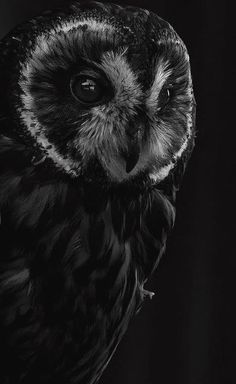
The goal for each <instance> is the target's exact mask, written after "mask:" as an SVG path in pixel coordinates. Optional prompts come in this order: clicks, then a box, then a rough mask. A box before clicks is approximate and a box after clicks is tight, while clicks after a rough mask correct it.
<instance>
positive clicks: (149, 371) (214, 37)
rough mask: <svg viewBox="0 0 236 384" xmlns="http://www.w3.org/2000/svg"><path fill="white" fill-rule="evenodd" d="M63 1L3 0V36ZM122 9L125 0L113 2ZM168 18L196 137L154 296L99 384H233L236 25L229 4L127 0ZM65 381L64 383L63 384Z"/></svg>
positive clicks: (155, 280) (152, 285)
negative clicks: (188, 77)
mask: <svg viewBox="0 0 236 384" xmlns="http://www.w3.org/2000/svg"><path fill="white" fill-rule="evenodd" d="M65 2H66V1H65V0H64V1H63V0H37V1H32V0H0V37H2V36H3V35H4V34H5V33H6V32H7V31H9V30H10V29H11V28H12V27H14V26H15V25H16V24H18V23H19V22H21V21H23V20H24V19H26V18H28V17H31V16H33V15H35V14H37V13H40V12H41V11H42V10H45V9H48V8H53V7H57V6H59V5H61V4H64V3H65ZM117 2H118V3H121V4H122V1H117ZM126 3H128V4H132V5H137V6H141V7H143V8H148V9H151V10H153V11H154V12H156V13H157V14H159V15H160V16H162V17H163V18H165V19H166V20H168V21H169V22H170V23H171V24H172V25H173V26H174V28H175V29H176V30H177V32H178V33H179V35H180V36H181V37H182V38H183V40H184V41H185V43H186V45H187V47H188V49H189V53H190V58H191V63H192V74H193V82H194V89H195V96H196V100H197V107H198V108H197V128H198V134H197V141H196V147H195V151H194V154H193V156H192V158H191V160H190V163H189V166H188V169H187V172H186V174H185V177H184V182H183V185H182V188H181V190H180V192H179V194H178V200H177V220H176V225H175V229H174V231H173V232H172V234H171V236H170V238H169V242H168V247H167V252H166V255H165V256H164V257H163V259H162V261H161V263H160V265H159V268H158V270H157V272H156V273H155V275H154V276H153V278H152V279H151V281H150V282H149V284H148V288H149V289H150V290H153V291H155V292H156V295H155V296H154V298H153V300H152V302H148V303H146V304H145V306H144V308H143V309H142V311H141V312H140V313H139V315H138V316H137V317H136V318H135V320H134V321H133V323H132V324H131V326H130V328H129V331H128V333H127V334H126V336H125V338H124V339H123V341H122V343H121V344H120V346H119V347H118V350H117V352H116V354H115V355H114V357H113V359H112V361H111V362H110V364H109V366H108V368H107V370H106V371H105V373H104V375H103V377H102V379H101V382H100V384H121V383H122V384H155V383H161V384H172V383H173V384H218V383H220V384H228V383H230V384H231V383H232V384H235V383H236V368H235V367H236V361H235V357H236V353H235V348H236V337H235V335H236V332H235V327H236V316H235V314H234V307H235V283H234V280H235V278H236V258H235V257H236V252H235V238H236V231H235V230H234V229H235V224H234V217H235V216H234V213H233V210H234V206H235V197H236V196H235V195H236V188H235V169H236V167H235V165H236V161H235V140H234V135H233V133H234V129H235V127H234V125H235V124H234V118H233V113H232V116H230V115H231V111H232V112H234V109H235V108H236V106H235V105H234V104H235V88H234V87H233V84H232V81H233V69H234V68H235V67H236V66H235V63H233V59H234V50H235V46H236V44H235V39H236V34H235V29H234V28H235V27H236V25H235V26H234V24H236V23H234V21H233V23H230V22H229V20H228V17H229V12H228V9H227V4H226V3H225V2H222V1H221V2H217V1H210V0H205V1H203V0H200V1H197V2H196V1H194V0H188V1H187V0H186V1H184V0H180V1H169V0H162V1H158V2H154V1H152V0H136V1H131V0H129V1H126ZM65 384H66V383H65Z"/></svg>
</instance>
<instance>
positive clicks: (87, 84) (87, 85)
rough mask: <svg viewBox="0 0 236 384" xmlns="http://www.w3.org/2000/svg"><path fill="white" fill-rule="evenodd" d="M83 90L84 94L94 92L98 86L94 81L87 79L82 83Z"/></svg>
mask: <svg viewBox="0 0 236 384" xmlns="http://www.w3.org/2000/svg"><path fill="white" fill-rule="evenodd" d="M81 89H82V90H83V91H84V92H94V91H95V90H96V84H95V83H94V81H93V80H91V79H87V80H85V81H83V82H82V83H81Z"/></svg>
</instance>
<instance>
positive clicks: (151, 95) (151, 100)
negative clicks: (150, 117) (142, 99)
mask: <svg viewBox="0 0 236 384" xmlns="http://www.w3.org/2000/svg"><path fill="white" fill-rule="evenodd" d="M168 66H169V63H168V62H163V60H161V61H160V62H159V63H158V65H157V68H156V74H155V79H154V81H153V83H152V86H151V88H150V90H149V91H148V95H147V100H146V106H147V109H148V111H149V112H152V113H153V112H154V113H155V112H156V110H157V103H158V96H159V93H160V91H161V89H162V87H163V85H164V84H165V82H166V80H167V79H168V77H169V76H170V75H171V73H172V70H171V69H168Z"/></svg>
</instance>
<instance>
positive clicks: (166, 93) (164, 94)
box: [157, 87, 172, 111]
mask: <svg viewBox="0 0 236 384" xmlns="http://www.w3.org/2000/svg"><path fill="white" fill-rule="evenodd" d="M171 92H172V88H171V87H169V88H165V87H163V88H162V89H161V92H160V93H159V96H158V108H157V110H158V111H160V110H162V109H163V108H164V107H165V106H166V105H167V104H168V103H169V101H170V98H171Z"/></svg>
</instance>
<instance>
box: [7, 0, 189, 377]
mask: <svg viewBox="0 0 236 384" xmlns="http://www.w3.org/2000/svg"><path fill="white" fill-rule="evenodd" d="M0 84H1V88H0V97H1V103H0V212H1V224H0V247H1V256H0V308H1V311H0V325H1V331H0V351H1V355H2V356H3V357H2V358H1V363H0V382H1V384H18V383H21V384H32V383H34V384H53V383H57V384H73V383H77V384H93V383H96V382H97V380H98V379H99V377H100V376H101V374H102V371H103V370H104V368H105V366H106V365H107V363H108V361H109V359H110V358H111V356H112V354H113V352H114V351H115V348H116V346H117V345H118V343H119V341H120V340H121V338H122V336H123V334H124V332H125V331H126V329H127V326H128V324H129V322H130V320H131V318H132V317H133V316H134V314H135V313H136V312H137V311H138V310H139V308H140V306H141V304H142V302H143V300H144V298H145V297H146V296H151V293H149V292H147V291H146V290H145V289H144V284H145V282H146V281H147V279H148V277H149V276H150V275H151V273H152V272H153V271H154V269H155V268H156V266H157V263H158V261H159V259H160V257H161V255H162V254H163V252H164V249H165V243H166V238H167V235H168V232H169V231H170V229H171V228H172V226H173V223H174V216H175V209H174V202H175V193H176V190H178V188H179V185H180V182H181V179H182V176H183V173H184V170H185V166H186V164H187V161H188V158H189V156H190V154H191V151H192V148H193V144H194V112H195V102H194V96H193V91H192V82H191V74H190V66H189V57H188V54H187V50H186V47H185V46H184V43H183V42H182V40H181V39H180V38H179V37H178V35H177V34H176V32H175V31H174V30H173V28H172V27H171V26H170V25H169V24H168V23H167V22H166V21H164V20H163V19H161V18H160V17H158V16H157V15H155V14H153V13H152V12H149V11H146V10H143V9H139V8H134V7H120V6H117V5H114V4H106V5H104V4H101V3H86V4H78V3H74V4H73V5H72V6H70V7H68V8H67V9H65V10H62V11H60V12H59V11H58V12H47V13H45V14H44V15H43V16H39V17H36V18H34V19H33V20H30V21H28V22H25V23H24V24H23V25H20V26H18V27H17V28H16V29H15V30H13V31H12V32H10V33H9V34H8V35H7V36H6V37H5V38H4V39H3V40H2V41H1V42H0ZM91 100H92V101H91Z"/></svg>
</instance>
